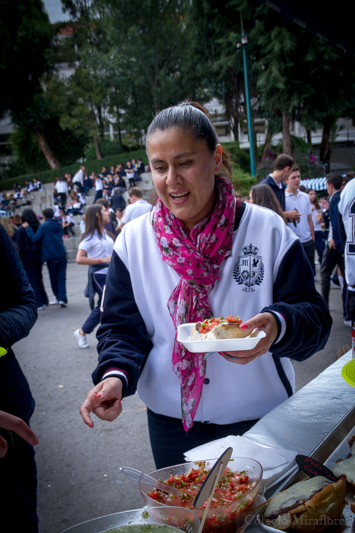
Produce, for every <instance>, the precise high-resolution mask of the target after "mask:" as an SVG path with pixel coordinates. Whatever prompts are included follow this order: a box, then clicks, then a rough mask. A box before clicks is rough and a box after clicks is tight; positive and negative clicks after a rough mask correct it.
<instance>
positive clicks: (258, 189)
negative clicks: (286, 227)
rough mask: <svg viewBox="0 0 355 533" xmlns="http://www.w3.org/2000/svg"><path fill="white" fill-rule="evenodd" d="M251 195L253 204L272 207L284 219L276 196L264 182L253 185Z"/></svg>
mask: <svg viewBox="0 0 355 533" xmlns="http://www.w3.org/2000/svg"><path fill="white" fill-rule="evenodd" d="M251 196H252V199H253V204H257V205H261V206H262V207H267V208H268V209H272V210H273V211H275V213H277V214H278V215H280V217H281V218H283V220H284V221H285V216H284V213H283V211H282V207H281V205H280V202H279V201H278V199H277V198H276V195H275V193H274V191H273V190H272V189H271V187H269V185H266V183H259V185H254V186H253V187H252V188H251ZM285 222H286V221H285Z"/></svg>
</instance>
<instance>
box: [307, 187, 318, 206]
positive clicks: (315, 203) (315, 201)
mask: <svg viewBox="0 0 355 533" xmlns="http://www.w3.org/2000/svg"><path fill="white" fill-rule="evenodd" d="M311 191H312V192H315V190H314V189H307V190H306V193H307V194H308V195H309V193H310V192H311ZM310 202H311V204H313V205H314V207H315V208H316V209H321V207H320V205H319V202H318V198H317V195H316V198H315V200H314V202H312V200H311V199H310Z"/></svg>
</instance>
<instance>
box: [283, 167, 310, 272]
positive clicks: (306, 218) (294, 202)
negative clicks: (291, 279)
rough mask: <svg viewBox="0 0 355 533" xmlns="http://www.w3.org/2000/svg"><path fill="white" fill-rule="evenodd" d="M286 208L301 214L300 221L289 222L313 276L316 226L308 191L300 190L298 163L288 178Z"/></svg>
mask: <svg viewBox="0 0 355 533" xmlns="http://www.w3.org/2000/svg"><path fill="white" fill-rule="evenodd" d="M285 181H286V185H287V189H286V192H285V194H286V209H287V211H297V212H298V213H299V214H300V220H299V222H295V221H293V222H288V227H289V228H290V229H292V231H294V232H295V234H296V235H297V237H298V238H299V240H300V241H301V243H302V246H303V249H304V251H305V254H306V256H307V257H308V261H309V263H310V265H311V267H312V272H313V276H314V277H315V275H316V267H315V265H314V241H315V235H314V226H313V220H312V206H311V201H310V199H309V196H308V194H307V193H305V192H302V191H300V190H299V187H300V183H301V172H300V168H299V167H298V166H297V165H294V166H293V168H292V172H291V174H290V175H289V176H288V177H287V178H286V180H285Z"/></svg>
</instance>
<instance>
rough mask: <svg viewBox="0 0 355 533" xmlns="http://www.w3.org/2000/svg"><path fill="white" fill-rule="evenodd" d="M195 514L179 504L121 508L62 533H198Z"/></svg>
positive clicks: (198, 523)
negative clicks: (118, 511)
mask: <svg viewBox="0 0 355 533" xmlns="http://www.w3.org/2000/svg"><path fill="white" fill-rule="evenodd" d="M199 527H200V520H199V518H198V516H197V515H196V513H194V512H193V511H190V510H189V509H184V508H182V507H161V506H159V507H149V509H147V508H145V509H133V510H131V511H121V512H120V513H114V514H110V515H106V516H101V517H99V518H94V519H93V520H88V521H86V522H82V523H81V524H77V525H75V526H73V527H70V528H69V529H66V530H65V531H63V532H62V533H181V532H183V533H198V530H199Z"/></svg>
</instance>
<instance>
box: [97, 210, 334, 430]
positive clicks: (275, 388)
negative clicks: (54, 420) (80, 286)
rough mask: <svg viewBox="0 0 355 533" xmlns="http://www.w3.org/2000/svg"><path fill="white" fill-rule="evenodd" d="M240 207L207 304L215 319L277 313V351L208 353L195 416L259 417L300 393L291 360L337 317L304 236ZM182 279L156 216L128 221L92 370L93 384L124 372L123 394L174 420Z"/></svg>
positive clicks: (310, 349) (307, 352) (313, 345)
mask: <svg viewBox="0 0 355 533" xmlns="http://www.w3.org/2000/svg"><path fill="white" fill-rule="evenodd" d="M243 208H244V212H243V215H242V217H241V219H240V222H239V227H238V228H237V229H235V231H234V233H233V248H232V255H231V256H230V257H228V258H227V259H226V260H225V261H224V262H223V264H222V265H221V268H220V276H219V279H218V281H217V282H216V284H215V286H214V287H213V289H212V291H211V292H210V294H209V301H210V305H211V309H212V312H213V315H214V316H227V315H229V314H232V315H239V316H240V317H241V318H242V319H243V321H246V320H248V319H249V318H251V317H253V316H255V315H256V314H257V313H260V312H262V311H269V312H271V313H275V317H276V320H277V323H278V327H279V332H278V337H277V339H276V343H274V345H273V346H272V347H271V352H267V353H266V354H264V355H262V356H261V357H258V358H257V359H256V360H254V361H252V362H251V363H249V364H247V365H245V366H242V365H238V364H234V363H231V362H228V361H226V360H225V359H223V358H222V357H221V356H220V355H219V354H218V353H215V354H213V355H212V356H211V357H210V358H209V359H208V360H207V363H206V365H207V367H206V381H205V383H206V384H205V385H204V387H203V392H202V396H201V401H200V404H199V407H198V410H197V413H196V416H195V420H196V421H201V422H213V423H217V424H229V423H233V422H239V421H242V420H252V419H257V418H260V417H262V416H263V415H265V414H266V413H268V412H269V411H270V410H271V409H273V408H274V407H276V406H277V405H279V404H280V403H281V402H283V401H284V400H285V399H286V398H287V397H288V396H290V395H291V394H292V393H293V391H294V385H295V380H294V370H293V367H292V365H291V362H290V361H289V359H288V358H292V359H295V360H298V361H302V360H303V359H306V358H308V357H310V356H311V355H312V354H314V353H315V352H317V351H318V350H321V349H322V348H323V347H324V346H325V344H326V341H327V339H328V336H329V332H330V326H331V317H330V315H329V312H328V310H327V308H326V305H325V302H324V300H323V299H322V298H321V296H320V295H319V294H318V293H317V291H316V290H315V287H314V281H313V275H312V272H311V268H310V265H309V262H308V260H307V258H306V256H305V254H304V252H303V249H302V246H301V244H300V241H299V239H298V238H297V237H296V236H295V234H294V233H293V232H292V231H291V230H290V229H289V228H287V226H286V225H285V223H284V222H283V220H282V219H281V218H280V217H279V216H278V215H276V214H275V213H274V212H273V211H271V210H269V209H265V208H261V207H259V206H255V205H252V204H243ZM178 282H179V276H178V275H177V273H176V272H175V270H174V269H173V268H171V267H169V266H168V265H166V263H164V262H163V261H162V259H161V255H160V251H159V249H158V246H157V243H156V240H155V235H154V232H153V228H152V226H151V223H150V215H149V214H146V215H143V216H142V217H140V218H138V219H135V220H133V221H132V222H130V224H128V225H127V226H124V228H123V231H122V232H121V234H120V235H119V237H118V238H117V240H116V243H115V246H114V252H113V254H112V260H111V264H110V268H109V272H108V275H107V279H106V283H107V290H106V296H105V299H104V301H103V303H102V306H103V308H104V313H103V314H102V320H101V326H100V328H99V331H98V334H97V337H98V340H99V344H98V352H99V364H98V366H97V368H96V370H95V371H94V373H93V381H94V383H95V384H96V383H98V382H99V381H101V380H102V379H105V378H107V377H112V376H117V377H119V378H120V379H121V380H122V382H123V385H124V394H125V395H129V394H132V393H134V392H135V391H136V390H137V392H138V395H139V397H140V398H141V399H142V401H143V402H144V403H145V404H146V405H147V406H148V407H149V408H150V409H151V410H152V411H154V412H155V413H158V414H163V415H166V416H171V417H174V418H181V401H180V382H179V379H178V377H177V376H176V374H175V373H174V372H173V370H172V351H173V342H174V337H175V330H174V325H173V322H172V319H171V316H170V314H169V311H168V308H167V301H168V299H169V297H170V295H171V293H172V291H173V290H174V288H175V287H176V285H177V284H178ZM280 315H282V317H283V319H282V320H280V318H279V316H280ZM283 325H284V327H283Z"/></svg>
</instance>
